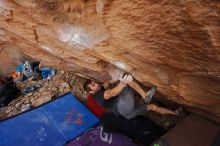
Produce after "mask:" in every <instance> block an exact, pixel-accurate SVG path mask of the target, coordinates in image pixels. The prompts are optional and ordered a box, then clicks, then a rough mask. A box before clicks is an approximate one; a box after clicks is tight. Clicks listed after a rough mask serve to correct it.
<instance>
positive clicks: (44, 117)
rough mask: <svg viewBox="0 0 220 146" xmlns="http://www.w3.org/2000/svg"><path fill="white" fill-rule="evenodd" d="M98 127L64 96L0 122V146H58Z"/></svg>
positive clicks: (88, 114)
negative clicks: (91, 128) (89, 129)
mask: <svg viewBox="0 0 220 146" xmlns="http://www.w3.org/2000/svg"><path fill="white" fill-rule="evenodd" d="M98 123H99V119H98V118H97V117H96V116H95V115H93V114H92V113H91V112H90V111H89V110H88V109H87V108H86V107H85V106H84V105H83V104H81V103H80V102H79V101H78V100H77V99H76V97H74V96H73V95H72V94H71V93H68V94H66V95H64V96H62V97H59V98H57V99H55V100H53V101H51V102H49V103H47V104H44V105H43V106H40V107H38V108H36V109H32V110H30V111H27V112H25V113H23V114H20V115H18V116H15V117H12V118H10V119H7V120H4V121H1V122H0V131H1V132H0V146H15V145H18V146H62V145H64V144H65V143H66V142H67V141H69V140H71V139H74V138H76V137H78V136H79V135H80V134H82V133H83V132H84V131H86V130H87V129H88V128H90V127H93V126H94V125H97V124H98Z"/></svg>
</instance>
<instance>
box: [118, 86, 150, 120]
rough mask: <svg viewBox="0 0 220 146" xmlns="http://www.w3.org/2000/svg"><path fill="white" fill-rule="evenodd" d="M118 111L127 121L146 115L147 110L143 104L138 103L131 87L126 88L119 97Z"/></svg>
mask: <svg viewBox="0 0 220 146" xmlns="http://www.w3.org/2000/svg"><path fill="white" fill-rule="evenodd" d="M117 111H118V113H119V114H120V115H122V116H123V117H125V118H127V119H132V118H134V117H136V116H139V115H143V114H145V113H146V111H147V108H146V105H145V104H143V103H140V102H138V103H136V101H135V94H134V91H133V90H132V89H131V88H130V87H128V86H127V87H125V88H124V89H123V90H122V92H121V93H120V94H119V95H118V102H117Z"/></svg>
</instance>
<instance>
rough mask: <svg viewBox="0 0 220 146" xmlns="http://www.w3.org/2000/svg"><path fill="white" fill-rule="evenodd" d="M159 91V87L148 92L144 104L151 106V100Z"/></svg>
mask: <svg viewBox="0 0 220 146" xmlns="http://www.w3.org/2000/svg"><path fill="white" fill-rule="evenodd" d="M156 90H157V86H153V87H152V88H151V89H150V90H149V91H148V92H147V96H146V97H145V98H144V102H145V103H146V104H149V103H150V102H151V99H152V97H153V95H154V94H155V92H156Z"/></svg>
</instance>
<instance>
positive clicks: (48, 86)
mask: <svg viewBox="0 0 220 146" xmlns="http://www.w3.org/2000/svg"><path fill="white" fill-rule="evenodd" d="M84 80H85V79H84V78H82V77H79V76H76V75H75V74H74V73H69V72H64V71H58V72H57V74H56V75H55V76H54V77H53V78H51V79H44V80H36V81H32V80H26V81H24V82H21V83H18V84H17V87H18V88H19V89H25V88H26V89H29V90H31V91H29V92H30V93H28V92H27V94H23V95H21V96H19V97H18V98H16V99H14V100H13V101H12V102H11V103H9V105H8V106H5V107H2V108H0V120H2V119H5V118H7V117H11V116H13V115H16V114H18V113H21V112H23V111H25V110H28V109H30V108H34V107H37V106H39V105H41V104H43V103H45V102H48V101H50V100H52V99H54V98H55V97H58V96H61V95H63V94H65V93H67V92H72V93H73V94H74V95H75V96H77V97H80V98H79V99H80V100H81V101H83V99H84V98H83V97H85V93H84V91H83V83H84Z"/></svg>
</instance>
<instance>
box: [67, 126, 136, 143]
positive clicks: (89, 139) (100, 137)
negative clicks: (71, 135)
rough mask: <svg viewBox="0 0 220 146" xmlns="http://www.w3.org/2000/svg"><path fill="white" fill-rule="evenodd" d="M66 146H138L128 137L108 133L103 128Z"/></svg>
mask: <svg viewBox="0 0 220 146" xmlns="http://www.w3.org/2000/svg"><path fill="white" fill-rule="evenodd" d="M66 146H137V145H136V144H135V143H133V141H132V140H131V139H129V138H128V137H126V136H124V135H122V134H119V133H106V132H104V131H103V127H102V126H98V127H95V128H93V129H91V130H89V131H87V132H86V133H84V134H83V135H81V136H80V137H78V138H77V139H75V140H73V141H71V142H70V143H68V144H67V145H66Z"/></svg>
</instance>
